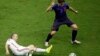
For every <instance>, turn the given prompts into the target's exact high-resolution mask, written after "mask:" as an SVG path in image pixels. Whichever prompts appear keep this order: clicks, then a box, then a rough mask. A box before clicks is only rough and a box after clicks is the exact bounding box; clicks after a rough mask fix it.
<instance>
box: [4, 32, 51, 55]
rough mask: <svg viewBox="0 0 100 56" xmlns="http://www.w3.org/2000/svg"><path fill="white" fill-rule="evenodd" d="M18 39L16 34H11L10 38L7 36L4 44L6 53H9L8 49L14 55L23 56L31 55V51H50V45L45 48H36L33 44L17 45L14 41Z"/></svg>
mask: <svg viewBox="0 0 100 56" xmlns="http://www.w3.org/2000/svg"><path fill="white" fill-rule="evenodd" d="M17 39H18V35H17V34H15V33H14V34H12V36H11V38H9V39H8V40H7V42H6V44H5V50H6V55H7V56H8V55H10V51H9V50H11V51H12V53H13V54H14V55H16V56H17V55H20V56H21V55H23V56H32V53H33V52H45V53H50V50H51V49H52V45H51V46H50V47H48V48H47V49H42V48H37V47H35V46H34V45H29V46H26V47H25V46H21V45H19V44H18V43H17V42H16V41H17Z"/></svg>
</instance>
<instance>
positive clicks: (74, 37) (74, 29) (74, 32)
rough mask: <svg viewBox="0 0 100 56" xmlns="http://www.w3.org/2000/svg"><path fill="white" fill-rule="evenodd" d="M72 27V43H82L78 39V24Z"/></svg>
mask: <svg viewBox="0 0 100 56" xmlns="http://www.w3.org/2000/svg"><path fill="white" fill-rule="evenodd" d="M71 28H72V43H73V44H74V43H76V44H80V43H81V42H80V41H78V40H76V36H77V32H78V26H77V25H76V24H72V25H71Z"/></svg>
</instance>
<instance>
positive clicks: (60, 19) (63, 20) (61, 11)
mask: <svg viewBox="0 0 100 56" xmlns="http://www.w3.org/2000/svg"><path fill="white" fill-rule="evenodd" d="M57 1H58V3H57V4H56V3H55V0H52V2H51V4H50V6H49V7H48V8H47V12H49V11H52V10H53V11H54V12H55V20H54V23H53V26H52V31H51V32H50V33H49V34H48V36H47V39H46V40H45V46H48V45H49V40H50V39H51V38H52V36H53V35H55V33H56V32H57V31H58V30H59V27H60V26H61V25H67V26H68V27H70V28H72V41H71V42H72V44H74V43H76V44H80V41H78V40H76V36H77V31H78V27H77V25H76V24H75V23H73V22H72V21H71V20H70V19H69V18H68V17H67V13H66V12H67V11H68V9H69V10H70V11H72V12H74V13H78V11H76V10H74V9H73V8H72V7H70V6H69V5H68V4H67V3H65V1H64V0H57Z"/></svg>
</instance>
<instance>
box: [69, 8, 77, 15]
mask: <svg viewBox="0 0 100 56" xmlns="http://www.w3.org/2000/svg"><path fill="white" fill-rule="evenodd" d="M69 10H70V11H72V12H74V13H76V14H77V13H78V11H77V10H75V9H74V8H72V7H69Z"/></svg>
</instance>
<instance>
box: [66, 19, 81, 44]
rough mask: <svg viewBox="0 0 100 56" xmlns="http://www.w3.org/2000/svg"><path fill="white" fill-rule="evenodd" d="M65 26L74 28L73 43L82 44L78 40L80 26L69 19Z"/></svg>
mask: <svg viewBox="0 0 100 56" xmlns="http://www.w3.org/2000/svg"><path fill="white" fill-rule="evenodd" d="M65 24H66V25H67V26H69V27H71V28H72V43H77V44H80V42H79V41H77V40H76V37H77V33H78V26H77V25H76V24H74V23H73V22H72V21H71V20H69V19H67V20H66V21H65Z"/></svg>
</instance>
